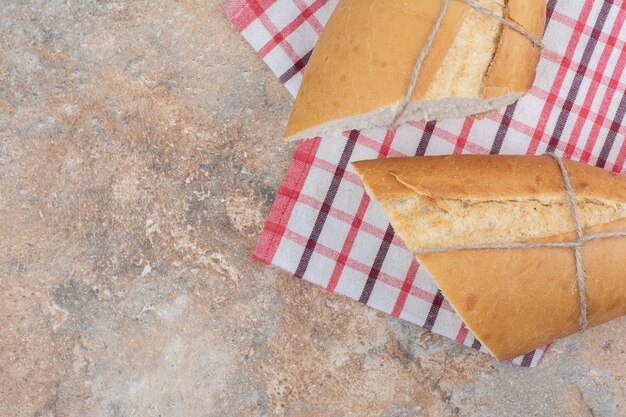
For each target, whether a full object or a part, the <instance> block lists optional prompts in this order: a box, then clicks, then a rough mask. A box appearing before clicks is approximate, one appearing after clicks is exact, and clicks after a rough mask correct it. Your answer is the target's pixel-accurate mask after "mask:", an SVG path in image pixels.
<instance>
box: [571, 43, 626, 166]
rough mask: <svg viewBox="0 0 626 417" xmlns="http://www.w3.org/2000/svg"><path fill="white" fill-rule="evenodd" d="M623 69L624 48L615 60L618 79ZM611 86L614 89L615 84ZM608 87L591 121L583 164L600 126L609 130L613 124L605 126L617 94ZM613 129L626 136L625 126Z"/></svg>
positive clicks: (625, 63) (625, 52)
mask: <svg viewBox="0 0 626 417" xmlns="http://www.w3.org/2000/svg"><path fill="white" fill-rule="evenodd" d="M625 67H626V48H624V49H622V50H621V52H620V56H619V58H618V60H617V65H616V68H615V74H616V76H617V77H618V78H619V77H621V76H622V74H623V73H624V68H625ZM613 86H614V87H616V86H615V84H614V85H613ZM610 87H611V86H609V89H607V91H606V93H605V95H604V97H603V98H602V103H601V104H600V109H599V111H598V113H597V114H596V115H595V118H594V120H593V123H594V124H593V126H592V128H591V132H589V138H588V140H587V142H586V143H585V149H584V150H583V153H582V156H581V161H583V162H585V163H589V161H590V158H591V155H592V152H593V148H594V147H595V145H596V142H597V140H598V136H599V135H600V128H601V127H602V126H605V127H608V128H609V129H610V128H611V127H613V126H612V125H613V123H611V124H610V126H606V122H607V121H608V120H609V119H608V118H607V116H606V115H607V113H608V112H609V106H610V105H611V103H612V102H613V97H614V96H615V93H616V92H617V90H616V88H610ZM621 91H626V88H624V89H621ZM619 109H620V107H619V106H618V111H619ZM615 127H616V128H617V131H618V133H620V134H622V135H624V134H626V126H624V125H622V124H621V123H619V124H618V125H617V126H615Z"/></svg>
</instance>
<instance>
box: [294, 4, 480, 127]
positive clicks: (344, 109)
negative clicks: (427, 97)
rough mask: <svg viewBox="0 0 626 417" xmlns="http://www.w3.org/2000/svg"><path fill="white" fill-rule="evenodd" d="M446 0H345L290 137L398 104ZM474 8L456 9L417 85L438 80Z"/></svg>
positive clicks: (318, 53)
mask: <svg viewBox="0 0 626 417" xmlns="http://www.w3.org/2000/svg"><path fill="white" fill-rule="evenodd" d="M441 4H442V0H437V1H427V2H406V1H403V0H389V1H385V2H375V1H364V0H342V1H340V2H339V4H338V5H337V7H336V9H335V11H334V12H333V14H332V16H331V18H330V20H329V21H328V23H327V24H326V26H325V28H324V30H323V31H322V34H321V35H320V38H319V40H318V42H317V45H316V46H315V49H314V51H313V53H312V54H311V58H310V59H309V62H308V64H307V67H306V71H305V75H304V79H303V80H302V85H301V86H300V90H299V91H298V96H297V97H296V102H295V104H294V107H293V111H292V113H291V117H290V118H289V123H288V125H287V130H286V132H285V137H290V136H292V135H294V134H296V133H298V132H301V131H303V130H306V129H309V128H312V127H314V126H317V125H319V124H322V123H326V122H329V121H331V120H336V119H342V118H345V117H350V116H354V115H357V114H362V113H369V112H372V111H375V110H377V109H379V108H381V107H384V106H390V105H393V104H397V103H399V102H400V101H401V100H402V98H403V97H404V95H405V94H406V92H407V86H408V85H409V83H410V79H411V74H412V71H413V67H414V66H415V60H416V59H417V56H418V55H419V53H420V51H421V50H422V48H423V46H424V44H425V42H426V39H427V37H428V34H429V33H430V30H431V28H432V25H433V24H434V22H435V20H436V18H437V16H438V14H439V11H440V9H441ZM467 9H468V8H467V6H466V5H464V4H463V3H460V2H458V1H455V2H453V3H451V4H450V6H449V8H448V12H447V14H446V17H445V19H444V21H443V24H442V26H441V29H440V30H439V33H438V35H437V37H436V39H435V42H434V44H433V48H432V51H433V52H432V53H430V54H429V56H428V57H427V59H426V61H425V62H424V66H423V68H422V72H421V74H420V79H419V81H418V85H417V87H418V89H419V90H420V91H423V90H425V88H426V87H427V86H428V85H429V84H430V83H431V82H432V80H433V78H434V77H435V73H436V72H437V70H438V69H439V66H440V65H441V62H442V61H443V59H444V57H445V53H446V51H447V49H448V48H449V46H450V44H451V43H452V41H453V40H454V36H455V35H456V32H457V31H458V29H459V28H460V26H461V24H462V23H463V18H464V16H465V13H466V12H467Z"/></svg>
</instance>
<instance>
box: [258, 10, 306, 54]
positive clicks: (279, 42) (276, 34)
mask: <svg viewBox="0 0 626 417" xmlns="http://www.w3.org/2000/svg"><path fill="white" fill-rule="evenodd" d="M248 4H249V5H250V8H251V9H252V11H253V12H254V13H255V14H256V16H257V18H258V19H259V21H260V22H261V23H262V24H263V26H264V27H265V29H267V31H268V32H269V34H270V35H271V36H272V38H271V39H270V41H269V42H268V43H267V44H266V45H265V46H263V47H262V48H261V49H259V51H257V54H258V55H259V56H260V57H261V58H265V56H266V55H267V54H268V53H269V52H270V51H271V50H272V49H274V48H275V47H276V46H280V47H281V48H282V50H283V51H285V54H287V56H288V57H289V59H290V60H291V62H297V61H298V60H299V59H300V57H299V56H298V53H297V52H296V51H295V50H294V49H293V47H292V46H291V44H290V43H289V42H283V41H284V40H285V36H283V35H282V33H281V32H280V31H279V30H278V28H277V27H276V25H274V22H272V21H271V20H270V18H269V17H268V16H267V15H266V14H265V10H267V8H266V7H263V6H262V5H261V3H260V2H259V0H248Z"/></svg>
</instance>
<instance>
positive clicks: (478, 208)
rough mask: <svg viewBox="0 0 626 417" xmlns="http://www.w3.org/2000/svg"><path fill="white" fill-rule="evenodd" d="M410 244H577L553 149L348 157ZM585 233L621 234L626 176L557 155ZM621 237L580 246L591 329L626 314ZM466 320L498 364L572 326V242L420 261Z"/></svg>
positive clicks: (575, 301)
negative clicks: (364, 158) (494, 153)
mask: <svg viewBox="0 0 626 417" xmlns="http://www.w3.org/2000/svg"><path fill="white" fill-rule="evenodd" d="M353 165H354V167H355V168H356V170H357V172H358V173H359V175H360V176H361V178H362V180H363V184H364V185H365V187H366V189H367V191H368V193H369V194H370V195H371V196H372V197H373V198H374V199H375V200H376V201H378V203H380V204H381V205H382V207H383V209H384V210H385V212H386V213H387V215H388V216H389V219H390V221H391V224H392V225H393V227H394V229H395V231H396V232H397V233H398V235H399V236H400V237H401V238H402V239H403V241H404V242H405V243H406V245H407V247H408V248H409V250H411V251H413V252H418V251H421V250H425V249H430V248H433V247H458V246H468V245H494V244H506V243H545V242H565V241H573V240H575V238H576V233H575V230H576V225H575V222H574V219H573V218H572V214H571V208H570V206H569V203H568V200H567V197H566V194H565V190H564V185H563V176H562V174H561V171H560V169H559V167H558V165H557V164H556V162H555V161H554V160H553V159H552V158H551V157H550V156H540V157H533V156H470V155H463V156H459V155H455V156H442V157H421V158H420V157H415V158H395V159H384V160H378V161H362V162H355V163H354V164H353ZM565 166H566V168H567V170H568V172H569V176H570V178H571V181H572V186H573V189H574V194H575V197H576V202H577V207H578V212H579V217H580V219H581V221H582V223H583V226H584V228H585V231H586V233H600V232H612V231H626V177H624V176H619V175H616V174H613V173H610V172H608V171H604V170H601V169H599V168H595V167H591V166H587V165H583V164H580V163H577V162H572V161H565ZM625 254H626V237H615V238H608V239H602V240H593V241H589V242H586V243H585V244H584V245H583V265H584V269H585V272H586V276H587V278H586V285H587V292H586V295H587V307H588V314H587V318H588V319H589V322H590V326H593V325H598V324H601V323H604V322H606V321H609V320H611V319H613V318H616V317H619V316H622V315H625V314H626V255H625ZM417 259H418V261H419V262H420V263H421V265H422V266H423V267H425V268H426V269H427V270H428V272H429V273H430V274H431V276H432V277H433V279H434V280H435V281H436V282H437V284H438V285H439V286H440V288H441V290H442V291H443V292H444V294H445V295H446V297H447V298H448V300H449V301H450V302H451V304H452V305H453V306H454V307H455V309H456V311H457V312H458V313H459V315H460V316H461V317H462V318H463V320H464V321H465V323H466V324H467V326H468V327H469V328H470V329H471V330H472V331H473V332H474V334H475V335H476V336H477V337H478V339H479V340H480V341H481V342H482V343H483V344H484V345H485V346H486V347H487V348H488V349H489V351H490V352H491V353H492V354H493V355H494V356H495V357H496V358H497V359H500V360H504V359H510V358H513V357H516V356H519V355H521V354H524V353H526V352H529V351H531V350H532V349H534V348H536V347H538V346H542V345H544V344H546V343H549V342H551V341H553V340H555V339H558V338H561V337H564V336H567V335H569V334H572V333H574V332H576V331H578V330H580V314H581V313H580V304H579V298H578V285H577V281H576V266H575V257H574V251H573V250H572V249H571V248H546V247H542V248H534V249H508V250H507V249H481V250H458V251H451V252H440V253H429V254H422V255H418V256H417Z"/></svg>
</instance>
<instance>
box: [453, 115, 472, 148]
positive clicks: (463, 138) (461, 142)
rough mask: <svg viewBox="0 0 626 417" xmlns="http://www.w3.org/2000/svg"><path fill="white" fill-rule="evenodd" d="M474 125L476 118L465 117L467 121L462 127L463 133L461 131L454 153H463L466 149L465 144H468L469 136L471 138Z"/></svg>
mask: <svg viewBox="0 0 626 417" xmlns="http://www.w3.org/2000/svg"><path fill="white" fill-rule="evenodd" d="M472 126H474V119H472V118H470V117H468V118H467V119H465V122H463V127H462V128H461V133H459V136H458V138H457V141H456V144H455V145H454V153H462V152H463V151H464V150H465V146H466V145H467V138H469V134H470V132H471V130H472Z"/></svg>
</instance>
